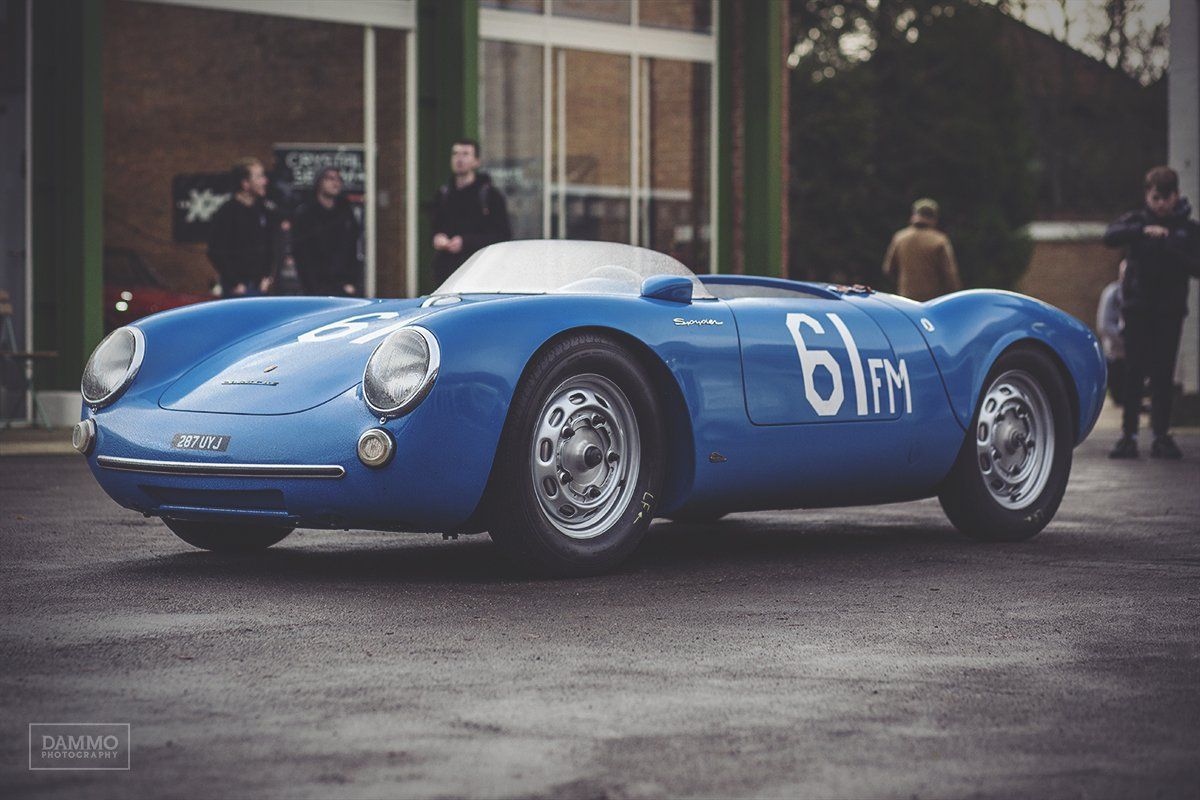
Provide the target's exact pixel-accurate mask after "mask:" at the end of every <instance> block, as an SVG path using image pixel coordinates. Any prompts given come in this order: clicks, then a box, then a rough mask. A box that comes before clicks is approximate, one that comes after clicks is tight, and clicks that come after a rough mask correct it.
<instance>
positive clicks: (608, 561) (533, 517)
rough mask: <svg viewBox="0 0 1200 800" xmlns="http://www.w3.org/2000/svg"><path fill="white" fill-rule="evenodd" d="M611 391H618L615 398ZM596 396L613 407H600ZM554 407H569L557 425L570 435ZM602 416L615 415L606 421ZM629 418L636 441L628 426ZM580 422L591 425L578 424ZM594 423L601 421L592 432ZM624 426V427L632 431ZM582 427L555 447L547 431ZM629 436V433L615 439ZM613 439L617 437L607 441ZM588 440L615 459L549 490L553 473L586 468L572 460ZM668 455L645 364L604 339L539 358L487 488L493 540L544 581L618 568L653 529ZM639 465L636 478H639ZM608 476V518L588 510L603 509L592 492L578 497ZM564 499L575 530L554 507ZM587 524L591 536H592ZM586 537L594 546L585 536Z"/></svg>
mask: <svg viewBox="0 0 1200 800" xmlns="http://www.w3.org/2000/svg"><path fill="white" fill-rule="evenodd" d="M596 378H599V379H602V383H592V384H589V385H591V386H593V388H595V387H597V386H598V387H599V388H596V390H595V391H594V392H592V393H591V394H588V393H587V390H585V392H584V396H586V399H585V400H580V401H579V402H580V405H578V406H577V407H575V408H572V407H571V406H569V405H566V403H563V402H561V401H560V402H557V403H556V398H562V397H567V396H570V397H572V401H573V399H574V395H572V394H571V391H572V389H571V387H572V386H575V385H577V382H580V381H584V382H587V381H595V379H596ZM612 387H615V389H616V390H618V391H617V392H616V393H614V392H613V390H612ZM605 392H607V394H605ZM617 394H619V395H620V396H621V397H617V396H616V395H617ZM597 396H599V397H600V398H601V399H602V400H603V399H605V398H607V400H608V401H609V402H608V403H606V404H603V407H601V404H599V401H597V400H596V397H597ZM621 398H624V404H623V405H621V402H622V401H621ZM610 406H611V407H610ZM555 408H566V409H567V413H566V415H565V416H564V417H557V419H558V420H559V422H560V423H561V424H562V425H563V428H557V427H555V426H556V425H557V424H559V423H555V422H554V420H555V419H556V415H555V412H554V409H555ZM589 409H590V410H589ZM604 409H608V412H607V418H606V416H605V411H604ZM622 409H624V411H623V415H622ZM630 413H631V414H632V416H633V420H634V423H635V426H636V430H637V436H636V437H635V436H633V435H632V432H631V431H630V428H631V427H633V426H630V425H628V422H627V420H628V417H629V414H630ZM582 417H586V418H587V419H583V420H582V421H579V420H580V419H581V418H582ZM595 420H599V421H598V422H595V424H594V425H593V422H594V421H595ZM622 420H626V423H625V424H624V425H623V424H622ZM575 427H578V428H579V430H580V432H581V433H583V434H584V435H583V436H580V438H579V439H578V440H577V441H576V442H574V443H572V442H571V439H573V438H574V437H575V436H576V434H575V433H574V432H572V433H571V434H569V435H560V436H559V437H558V438H557V439H552V438H551V436H550V435H549V434H548V433H547V432H548V431H551V430H563V429H565V428H571V429H572V431H574V429H575ZM621 431H629V434H628V435H622V436H617V435H615V434H614V432H621ZM605 432H607V433H608V434H609V436H608V438H607V440H606V439H605V437H604V433H605ZM635 440H636V442H637V444H636V448H635V446H634V444H633V442H634V441H635ZM589 442H593V443H598V444H599V446H600V447H603V448H606V449H607V451H608V452H607V456H606V457H604V458H603V459H602V460H601V461H598V462H595V463H594V464H593V465H592V466H590V467H586V469H583V470H581V471H580V472H579V473H577V476H572V478H571V479H570V480H567V481H565V482H564V481H563V480H562V479H560V480H559V481H558V482H557V483H554V482H553V481H551V482H549V484H550V485H547V484H548V482H547V480H546V476H545V471H546V470H550V471H553V472H554V474H556V475H560V476H561V475H563V474H566V475H568V476H570V472H569V471H567V468H568V467H569V466H570V464H571V463H575V464H579V462H578V460H576V461H574V462H570V461H568V460H567V459H568V457H569V456H570V455H571V454H570V453H569V452H568V449H567V448H572V447H579V446H582V445H581V444H580V443H584V444H587V443H589ZM547 445H548V447H547ZM589 449H590V448H589ZM622 449H624V450H625V451H626V452H625V453H624V455H622V454H621V452H620V451H621V450H622ZM635 449H636V453H635V452H634V450H635ZM664 449H665V448H664V429H663V426H662V425H661V423H660V422H659V417H658V402H657V400H656V398H655V395H654V392H653V389H652V382H651V381H650V379H649V377H648V376H647V374H646V372H645V370H644V369H643V367H642V365H641V364H640V363H639V362H638V360H637V358H635V357H634V356H633V355H632V354H631V353H630V352H629V351H628V350H626V349H625V348H624V347H622V346H621V345H620V344H618V343H617V342H615V341H613V340H612V339H609V338H607V337H604V336H601V335H599V334H576V335H573V336H570V337H568V338H565V339H563V340H562V341H560V342H557V343H555V344H554V345H553V346H551V347H549V348H547V349H546V350H544V351H543V352H541V353H540V354H539V355H538V356H536V357H535V360H534V361H533V362H532V363H531V364H530V365H529V367H528V369H527V370H526V373H525V376H524V377H523V378H522V379H521V383H520V385H519V386H518V387H517V390H516V392H515V394H514V396H513V401H512V405H511V406H510V410H509V415H508V420H507V422H506V423H505V428H504V432H503V434H502V435H501V439H500V445H499V447H498V449H497V453H496V461H495V465H494V467H493V470H492V479H491V482H490V485H489V501H488V503H489V506H488V515H489V520H488V522H489V525H488V532H489V534H490V535H491V538H492V539H493V541H495V542H496V544H497V545H498V546H499V547H500V548H501V549H502V550H503V551H504V553H505V554H506V555H507V556H508V557H509V558H510V559H511V560H512V561H513V562H514V563H515V564H517V565H518V567H519V568H521V569H525V570H528V571H531V572H533V573H536V574H540V575H550V576H578V575H594V574H597V573H601V572H605V571H607V570H610V569H612V568H613V567H615V566H616V565H617V564H620V563H621V562H622V561H624V560H625V559H626V558H628V557H629V556H630V555H631V554H632V553H633V551H634V550H635V549H636V548H637V546H638V545H639V544H640V543H641V541H642V538H643V537H644V536H645V534H646V530H647V528H649V527H650V521H651V519H652V518H653V516H654V508H655V505H656V502H657V498H658V496H659V494H660V491H661V487H662V482H663V474H664V471H665V464H664V460H663V459H664V456H663V453H664ZM547 453H548V454H549V458H546V454H547ZM614 454H615V455H616V456H617V457H616V458H615V459H614V458H613V456H614ZM635 464H636V470H637V471H636V477H632V476H633V473H632V470H633V468H634V466H635ZM537 470H541V471H543V477H537V476H536V475H535V471H537ZM610 471H611V476H610V475H609V473H610ZM601 474H603V477H604V478H605V480H604V491H605V492H609V486H610V483H609V479H610V478H611V487H612V488H611V493H609V494H605V495H603V498H604V503H606V504H608V505H607V509H608V510H607V511H605V512H604V513H603V514H602V513H600V512H598V511H597V512H591V511H589V510H587V509H586V505H587V504H588V503H589V502H595V501H592V500H588V499H585V498H586V497H587V495H586V494H576V490H582V491H583V492H586V491H590V490H591V489H592V488H595V487H596V486H597V484H596V483H591V482H590V478H589V477H588V476H592V477H595V476H598V475H601ZM622 475H624V476H625V477H624V479H621V476H622ZM631 478H632V479H631ZM577 480H578V481H579V482H580V483H579V484H577V483H576V481H577ZM598 480H599V478H597V481H598ZM596 491H597V492H598V493H599V492H600V491H601V490H600V489H599V488H596ZM555 498H558V499H555ZM559 500H561V502H562V505H563V506H567V507H569V508H570V509H572V513H577V514H579V516H578V521H577V522H576V521H574V518H573V519H565V518H563V517H562V516H561V512H560V514H558V515H555V513H554V512H553V511H552V510H550V509H548V508H547V507H546V506H547V505H554V504H556V503H558V502H559ZM574 503H578V505H579V509H582V510H578V509H576V506H575V505H573V504H574ZM589 515H591V516H589ZM589 520H590V521H591V522H590V523H589ZM572 524H577V525H580V526H582V527H581V528H580V529H579V530H573V531H570V532H564V530H562V529H561V528H560V527H559V526H566V525H572ZM588 524H592V525H593V528H591V529H589V528H587V527H586V526H587V525H588ZM584 536H586V537H587V538H580V537H584Z"/></svg>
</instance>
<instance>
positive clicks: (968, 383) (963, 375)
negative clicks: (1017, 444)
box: [882, 289, 1107, 444]
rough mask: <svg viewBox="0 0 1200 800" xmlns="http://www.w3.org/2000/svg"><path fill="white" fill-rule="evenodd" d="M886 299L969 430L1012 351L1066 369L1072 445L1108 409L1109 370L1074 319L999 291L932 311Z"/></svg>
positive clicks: (958, 296) (959, 296)
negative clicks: (1031, 350) (1035, 349)
mask: <svg viewBox="0 0 1200 800" xmlns="http://www.w3.org/2000/svg"><path fill="white" fill-rule="evenodd" d="M882 297H883V299H884V300H885V301H886V302H889V303H891V304H892V305H893V306H895V307H896V308H898V309H900V310H901V311H903V312H904V313H905V314H906V315H907V316H908V317H909V318H910V319H912V320H913V322H914V324H916V325H917V328H918V330H920V332H921V335H922V336H924V337H925V341H926V343H927V344H928V345H929V349H930V351H931V352H932V353H933V357H934V361H936V363H937V365H938V370H939V371H940V372H941V374H942V380H943V382H944V383H945V385H946V393H947V395H948V396H949V398H950V403H951V406H952V407H953V409H954V413H955V415H956V416H957V417H958V419H959V421H960V422H961V423H962V425H963V427H964V428H967V427H969V426H970V424H971V418H972V417H973V416H974V413H975V404H976V403H977V402H978V400H979V396H980V393H981V392H982V391H983V388H984V387H983V382H984V380H985V379H986V377H987V374H988V372H989V371H990V370H991V368H992V365H993V364H995V363H996V359H998V358H999V357H1000V355H1001V354H1002V353H1004V351H1006V350H1008V349H1009V348H1010V347H1013V346H1015V345H1020V344H1022V343H1028V344H1034V345H1036V346H1040V347H1043V348H1044V349H1046V350H1047V351H1049V352H1050V353H1051V354H1052V355H1053V356H1054V358H1055V360H1056V361H1057V362H1058V363H1059V364H1060V365H1061V366H1062V368H1063V371H1064V377H1065V378H1066V379H1067V385H1068V387H1069V389H1070V390H1071V391H1072V392H1073V397H1071V398H1070V399H1071V405H1072V408H1073V409H1074V410H1075V412H1076V414H1075V417H1076V418H1075V443H1076V444H1078V443H1080V442H1082V441H1083V440H1084V439H1085V438H1086V437H1087V435H1088V433H1089V432H1091V430H1092V427H1093V426H1094V425H1095V423H1096V419H1097V417H1099V415H1100V408H1101V406H1102V405H1103V402H1104V385H1105V379H1106V372H1107V367H1106V364H1105V361H1104V354H1103V352H1102V351H1101V349H1100V343H1099V341H1097V339H1096V337H1095V336H1094V335H1093V334H1092V332H1091V330H1090V329H1089V328H1088V327H1087V326H1086V325H1084V324H1083V323H1082V322H1080V321H1079V320H1077V319H1075V318H1074V317H1072V316H1071V315H1070V314H1067V313H1065V312H1063V311H1061V310H1059V309H1057V308H1055V307H1053V306H1051V305H1049V304H1047V303H1043V302H1041V301H1040V300H1035V299H1033V298H1031V297H1026V296H1024V295H1020V294H1016V293H1015V292H1004V291H996V290H982V289H977V290H970V291H965V292H958V293H955V294H952V295H948V296H946V297H942V298H938V299H937V300H933V301H930V302H928V303H915V302H912V301H908V300H905V299H903V298H898V297H890V296H886V295H885V296H882ZM931 327H932V330H930V328H931Z"/></svg>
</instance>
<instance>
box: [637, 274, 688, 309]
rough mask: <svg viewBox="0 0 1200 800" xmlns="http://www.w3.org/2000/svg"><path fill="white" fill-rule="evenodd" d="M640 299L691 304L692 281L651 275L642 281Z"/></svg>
mask: <svg viewBox="0 0 1200 800" xmlns="http://www.w3.org/2000/svg"><path fill="white" fill-rule="evenodd" d="M642 297H649V298H651V299H654V300H669V301H671V302H672V303H683V304H685V305H686V304H689V303H691V302H692V279H691V278H685V277H683V276H681V275H651V276H650V277H649V278H646V280H644V281H642Z"/></svg>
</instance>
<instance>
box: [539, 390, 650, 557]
mask: <svg viewBox="0 0 1200 800" xmlns="http://www.w3.org/2000/svg"><path fill="white" fill-rule="evenodd" d="M640 455H641V439H640V437H639V435H638V427H637V418H636V417H635V415H634V413H633V406H632V405H631V404H630V402H629V400H628V398H626V397H625V393H624V392H622V391H621V389H620V387H618V386H617V385H616V384H615V383H613V382H612V381H611V380H609V379H608V378H605V377H603V376H601V375H592V374H588V375H578V376H576V377H573V378H571V379H569V380H567V381H565V382H564V383H562V384H561V385H560V386H559V387H558V388H557V389H555V390H554V391H553V392H551V393H550V397H549V399H548V400H547V401H546V403H545V404H544V405H543V406H542V410H541V412H540V413H539V415H538V421H537V429H536V430H535V432H534V437H533V447H532V459H531V464H532V470H533V486H534V491H535V492H536V493H537V496H538V502H539V503H540V504H541V506H542V510H543V512H545V514H546V518H547V519H548V520H550V522H551V523H552V524H553V525H554V526H555V527H556V528H558V530H559V531H561V532H562V533H564V534H565V535H567V536H569V537H571V538H573V539H590V538H592V537H595V536H599V535H600V534H602V533H604V532H605V531H606V530H608V528H610V527H611V526H612V524H613V523H614V522H615V521H616V520H617V518H619V517H620V515H621V514H622V513H623V512H624V511H625V509H626V508H627V507H628V505H629V495H630V492H631V490H632V486H633V485H634V484H635V483H636V482H637V474H638V465H639V463H640V460H641V459H640Z"/></svg>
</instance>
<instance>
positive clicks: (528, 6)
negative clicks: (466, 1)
mask: <svg viewBox="0 0 1200 800" xmlns="http://www.w3.org/2000/svg"><path fill="white" fill-rule="evenodd" d="M480 5H481V6H484V7H487V8H502V9H504V10H505V11H531V12H533V13H534V14H541V13H542V9H543V4H542V0H482V2H480Z"/></svg>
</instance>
